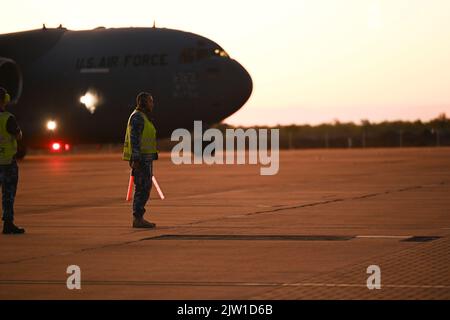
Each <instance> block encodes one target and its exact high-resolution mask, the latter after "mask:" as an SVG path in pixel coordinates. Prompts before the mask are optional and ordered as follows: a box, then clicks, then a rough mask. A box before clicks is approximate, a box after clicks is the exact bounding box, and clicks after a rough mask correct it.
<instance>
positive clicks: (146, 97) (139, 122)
mask: <svg viewBox="0 0 450 320" xmlns="http://www.w3.org/2000/svg"><path fill="white" fill-rule="evenodd" d="M152 112H153V97H152V95H151V94H150V93H148V92H141V93H139V94H138V96H137V97H136V109H135V110H134V111H133V113H132V114H131V116H130V118H129V119H128V125H127V131H126V133H125V143H124V146H123V160H126V161H129V163H130V167H131V168H132V172H131V174H132V175H133V176H134V190H135V191H134V199H133V228H154V227H156V225H155V224H154V223H152V222H149V221H146V220H145V219H144V213H145V204H146V203H147V200H148V199H149V197H150V190H151V188H152V176H153V160H157V159H158V151H157V150H156V129H155V127H154V126H153V123H152V122H151V121H150V120H151V114H152Z"/></svg>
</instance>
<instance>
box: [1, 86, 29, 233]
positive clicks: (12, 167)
mask: <svg viewBox="0 0 450 320" xmlns="http://www.w3.org/2000/svg"><path fill="white" fill-rule="evenodd" d="M10 99H11V98H10V96H9V94H8V92H7V91H6V90H5V89H4V88H2V87H0V184H1V186H2V206H3V217H2V220H3V233H4V234H21V233H25V230H24V229H22V228H19V227H17V226H15V225H14V222H13V221H14V199H15V197H16V190H17V182H18V180H19V168H18V167H17V162H16V153H17V140H21V139H22V131H21V130H20V128H19V125H18V124H17V121H16V118H15V117H14V116H13V115H12V114H11V113H9V112H7V111H6V105H7V104H8V103H9V101H10Z"/></svg>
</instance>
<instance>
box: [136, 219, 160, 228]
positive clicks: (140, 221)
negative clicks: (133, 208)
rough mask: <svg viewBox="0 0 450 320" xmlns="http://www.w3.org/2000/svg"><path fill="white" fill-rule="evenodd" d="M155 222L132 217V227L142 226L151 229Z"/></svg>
mask: <svg viewBox="0 0 450 320" xmlns="http://www.w3.org/2000/svg"><path fill="white" fill-rule="evenodd" d="M155 227H156V224H154V223H152V222H149V221H147V220H145V219H144V218H136V217H134V218H133V228H144V229H151V228H155Z"/></svg>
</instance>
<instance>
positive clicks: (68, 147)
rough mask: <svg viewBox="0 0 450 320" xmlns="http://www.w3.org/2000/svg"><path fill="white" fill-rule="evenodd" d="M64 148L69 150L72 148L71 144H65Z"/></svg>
mask: <svg viewBox="0 0 450 320" xmlns="http://www.w3.org/2000/svg"><path fill="white" fill-rule="evenodd" d="M64 150H66V151H69V150H70V144H68V143H66V144H65V145H64Z"/></svg>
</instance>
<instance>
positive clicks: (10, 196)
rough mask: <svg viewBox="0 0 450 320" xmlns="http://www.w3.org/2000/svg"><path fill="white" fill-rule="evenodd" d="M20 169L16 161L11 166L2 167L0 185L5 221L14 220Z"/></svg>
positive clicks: (0, 168) (0, 167)
mask: <svg viewBox="0 0 450 320" xmlns="http://www.w3.org/2000/svg"><path fill="white" fill-rule="evenodd" d="M18 181H19V167H18V166H17V162H16V161H15V160H14V161H13V162H12V163H11V164H8V165H0V184H1V186H2V206H3V216H2V220H3V221H11V222H12V221H13V220H14V199H15V198H16V190H17V182H18Z"/></svg>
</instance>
